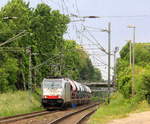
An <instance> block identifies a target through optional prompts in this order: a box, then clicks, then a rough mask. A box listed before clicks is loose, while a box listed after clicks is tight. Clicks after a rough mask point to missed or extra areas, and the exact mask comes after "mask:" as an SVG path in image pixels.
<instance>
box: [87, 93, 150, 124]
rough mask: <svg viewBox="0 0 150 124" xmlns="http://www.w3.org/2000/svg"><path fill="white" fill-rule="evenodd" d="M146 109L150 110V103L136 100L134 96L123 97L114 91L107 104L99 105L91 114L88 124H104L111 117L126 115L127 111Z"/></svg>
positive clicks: (133, 111) (111, 118)
mask: <svg viewBox="0 0 150 124" xmlns="http://www.w3.org/2000/svg"><path fill="white" fill-rule="evenodd" d="M147 110H150V105H148V103H147V102H146V101H142V102H137V99H136V98H133V99H130V100H129V99H125V98H124V97H123V96H122V95H121V94H119V93H116V94H115V95H113V97H112V100H111V103H110V104H109V105H101V106H100V108H99V109H98V110H97V111H96V112H95V114H94V115H92V116H91V118H90V120H89V121H88V124H106V123H107V122H109V121H111V120H113V119H117V118H123V117H127V116H128V114H129V113H135V112H142V111H147Z"/></svg>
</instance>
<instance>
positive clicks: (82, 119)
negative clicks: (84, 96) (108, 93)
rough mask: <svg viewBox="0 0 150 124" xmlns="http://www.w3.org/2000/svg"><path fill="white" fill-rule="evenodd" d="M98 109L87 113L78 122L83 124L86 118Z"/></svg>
mask: <svg viewBox="0 0 150 124" xmlns="http://www.w3.org/2000/svg"><path fill="white" fill-rule="evenodd" d="M96 110H97V109H94V110H93V111H91V112H89V113H87V114H86V115H85V116H83V117H82V118H81V119H80V120H79V121H78V122H77V123H76V124H81V123H82V122H83V121H84V120H85V119H86V118H88V117H89V116H91V115H92V114H93V113H94V112H95V111H96Z"/></svg>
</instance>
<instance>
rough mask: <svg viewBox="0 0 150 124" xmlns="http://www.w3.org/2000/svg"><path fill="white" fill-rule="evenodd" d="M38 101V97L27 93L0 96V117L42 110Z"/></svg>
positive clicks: (17, 92)
mask: <svg viewBox="0 0 150 124" xmlns="http://www.w3.org/2000/svg"><path fill="white" fill-rule="evenodd" d="M29 98H30V99H29ZM39 99H40V97H39V96H37V95H36V94H32V95H31V94H29V92H27V91H16V92H10V93H4V94H0V117H4V116H12V115H17V114H23V113H30V112H33V111H39V110H42V107H41V103H40V100H39Z"/></svg>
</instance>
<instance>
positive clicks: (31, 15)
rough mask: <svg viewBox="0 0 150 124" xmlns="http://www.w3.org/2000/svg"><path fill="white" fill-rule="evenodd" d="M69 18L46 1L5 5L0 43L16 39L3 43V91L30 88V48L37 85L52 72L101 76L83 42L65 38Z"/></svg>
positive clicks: (94, 78) (91, 77)
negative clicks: (84, 48)
mask: <svg viewBox="0 0 150 124" xmlns="http://www.w3.org/2000/svg"><path fill="white" fill-rule="evenodd" d="M69 22H70V19H69V17H68V16H66V15H63V14H61V13H60V12H59V11H58V10H52V8H50V7H49V6H48V5H46V4H43V3H42V4H39V5H37V7H36V8H30V7H29V3H26V2H24V1H23V0H11V1H10V2H8V4H7V5H5V6H4V7H2V8H1V10H0V28H1V32H0V33H1V35H0V44H1V43H4V42H5V41H7V40H9V39H10V38H12V37H13V40H14V41H12V42H11V43H9V44H6V45H4V46H2V47H8V48H2V47H0V92H6V91H8V90H16V89H26V88H28V86H29V84H28V82H29V81H28V77H29V76H28V75H29V48H30V49H31V52H32V56H31V60H32V67H35V68H34V69H33V68H32V75H33V77H32V81H33V85H34V86H35V85H40V82H41V80H42V79H43V78H46V77H48V76H63V77H64V76H65V77H66V76H67V77H70V78H72V79H74V80H88V81H98V80H101V74H100V72H99V71H98V70H97V69H95V68H94V67H93V65H92V63H91V61H90V59H89V56H88V55H87V54H86V52H85V51H84V50H83V49H82V48H81V46H79V45H78V44H76V43H75V41H67V40H65V39H64V38H63V35H64V33H66V31H67V24H68V23H69ZM18 34H22V35H20V36H19V37H16V35H18ZM20 48H21V51H18V50H20ZM5 50H6V51H5Z"/></svg>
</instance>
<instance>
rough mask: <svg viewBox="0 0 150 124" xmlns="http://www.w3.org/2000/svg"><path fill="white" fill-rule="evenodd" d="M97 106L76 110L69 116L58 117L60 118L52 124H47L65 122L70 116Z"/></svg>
mask: <svg viewBox="0 0 150 124" xmlns="http://www.w3.org/2000/svg"><path fill="white" fill-rule="evenodd" d="M97 105H99V103H96V104H93V105H90V106H87V107H84V108H82V109H80V110H78V111H75V112H71V113H69V114H66V115H65V116H63V117H60V118H58V119H56V120H54V121H52V122H49V123H48V124H57V123H59V122H60V121H62V120H65V119H67V118H69V117H71V116H72V115H75V114H78V113H80V112H82V111H85V110H87V109H90V108H93V107H95V106H97Z"/></svg>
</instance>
